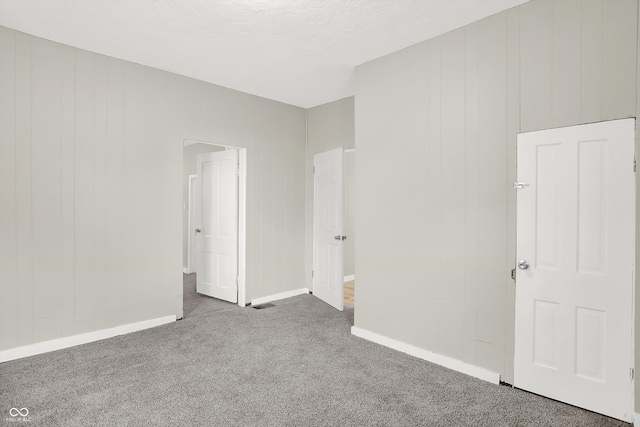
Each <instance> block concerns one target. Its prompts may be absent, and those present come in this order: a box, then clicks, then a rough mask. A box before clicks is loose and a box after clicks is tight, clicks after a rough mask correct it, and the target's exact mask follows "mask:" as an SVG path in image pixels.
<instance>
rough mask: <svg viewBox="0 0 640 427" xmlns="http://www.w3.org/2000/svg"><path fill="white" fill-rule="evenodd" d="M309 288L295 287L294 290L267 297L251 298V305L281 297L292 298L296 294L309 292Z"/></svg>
mask: <svg viewBox="0 0 640 427" xmlns="http://www.w3.org/2000/svg"><path fill="white" fill-rule="evenodd" d="M308 293H309V288H300V289H294V290H293V291H287V292H280V293H279V294H273V295H269V296H266V297H260V298H254V299H252V300H251V305H260V304H264V303H267V302H271V301H277V300H279V299H285V298H291V297H295V296H296V295H302V294H308Z"/></svg>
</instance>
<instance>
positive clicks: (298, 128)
mask: <svg viewBox="0 0 640 427" xmlns="http://www.w3.org/2000/svg"><path fill="white" fill-rule="evenodd" d="M185 138H187V139H195V140H203V141H208V142H214V143H220V144H228V145H235V146H239V147H246V148H247V149H248V184H247V186H248V189H247V191H248V196H247V198H248V201H247V214H248V219H247V220H248V224H247V239H248V250H247V266H248V271H247V297H248V298H249V299H251V298H256V297H261V296H267V295H271V294H275V293H279V292H284V291H287V290H292V289H298V288H301V287H303V286H304V280H305V279H304V250H305V179H306V177H305V152H306V147H305V141H306V125H305V110H304V109H301V108H297V107H292V106H288V105H285V104H281V103H277V102H274V101H269V100H266V99H262V98H258V97H255V96H250V95H247V94H243V93H240V92H236V91H232V90H228V89H225V88H222V87H218V86H215V85H211V84H206V83H203V82H200V81H196V80H193V79H189V78H185V77H181V76H177V75H174V74H170V73H167V72H163V71H159V70H155V69H152V68H148V67H143V66H140V65H136V64H133V63H129V62H125V61H121V60H117V59H113V58H108V57H105V56H101V55H97V54H93V53H90V52H87V51H83V50H79V49H74V48H71V47H67V46H63V45H60V44H57V43H53V42H49V41H46V40H43V39H40V38H37V37H32V36H29V35H26V34H23V33H19V32H16V31H13V30H10V29H7V28H2V27H0V350H3V349H8V348H13V347H17V346H21V345H27V344H31V343H35V342H40V341H44V340H48V339H53V338H59V337H64V336H69V335H74V334H79V333H83V332H89V331H95V330H99V329H103V328H108V327H113V326H117V325H121V324H126V323H131V322H135V321H141V320H145V319H151V318H156V317H160V316H165V315H173V314H175V315H176V316H178V317H181V316H182V266H181V265H182V223H181V222H182V150H183V139H185Z"/></svg>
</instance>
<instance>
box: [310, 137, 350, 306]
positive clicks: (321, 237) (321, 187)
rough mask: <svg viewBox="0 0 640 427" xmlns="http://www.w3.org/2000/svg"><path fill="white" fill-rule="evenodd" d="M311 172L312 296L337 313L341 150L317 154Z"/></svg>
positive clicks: (340, 276)
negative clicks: (312, 200)
mask: <svg viewBox="0 0 640 427" xmlns="http://www.w3.org/2000/svg"><path fill="white" fill-rule="evenodd" d="M314 170H315V172H314V181H313V182H314V186H313V189H314V193H313V194H314V215H313V221H314V228H313V242H314V244H313V270H314V277H313V293H314V295H316V296H317V297H318V298H320V299H321V300H323V301H325V302H326V303H328V304H330V305H332V306H333V307H335V308H337V309H338V310H343V308H344V296H343V292H344V275H343V263H344V243H343V242H344V240H343V239H342V235H343V205H342V204H343V197H342V196H343V194H342V192H343V150H342V148H338V149H335V150H331V151H327V152H325V153H321V154H316V155H315V156H314ZM336 237H338V238H337V239H336Z"/></svg>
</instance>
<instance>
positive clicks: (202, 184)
mask: <svg viewBox="0 0 640 427" xmlns="http://www.w3.org/2000/svg"><path fill="white" fill-rule="evenodd" d="M237 171H238V152H237V151H236V150H227V151H217V152H213V153H205V154H199V155H198V178H197V180H196V214H195V218H196V219H195V225H196V228H197V229H199V230H200V231H199V232H197V234H196V247H197V250H196V252H197V256H198V274H197V275H196V290H197V292H198V293H201V294H205V295H209V296H212V297H215V298H219V299H223V300H225V301H230V302H237V300H238V287H237V286H238V285H237V276H238V175H237Z"/></svg>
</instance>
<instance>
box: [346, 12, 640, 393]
mask: <svg viewBox="0 0 640 427" xmlns="http://www.w3.org/2000/svg"><path fill="white" fill-rule="evenodd" d="M637 23H638V2H637V1H636V0H616V1H603V0H584V1H580V0H577V1H571V0H554V1H549V0H532V1H530V2H528V3H525V4H523V5H522V6H519V7H516V8H513V9H510V10H508V11H505V12H502V13H500V14H497V15H494V16H491V17H489V18H486V19H484V20H482V21H479V22H476V23H473V24H470V25H468V26H466V27H464V28H461V29H458V30H456V31H453V32H450V33H448V34H445V35H443V36H441V37H437V38H434V39H432V40H429V41H427V42H423V43H420V44H418V45H415V46H413V47H410V48H408V49H405V50H402V51H399V52H396V53H393V54H391V55H388V56H385V57H382V58H380V59H377V60H374V61H372V62H369V63H367V64H364V65H361V66H359V67H357V69H356V97H355V99H356V106H355V111H356V149H357V153H358V157H357V172H356V191H357V194H358V198H357V205H356V206H357V210H356V229H357V233H358V246H357V247H356V265H357V269H358V287H357V292H356V311H355V325H356V326H358V327H360V328H363V329H366V330H370V331H373V332H376V333H379V334H382V335H384V336H387V337H390V338H393V339H396V340H399V341H402V342H406V343H409V344H412V345H415V346H417V347H419V348H423V349H427V350H431V351H434V352H436V353H440V354H444V355H447V356H450V357H453V358H456V359H459V360H462V361H465V362H468V363H470V364H473V365H477V366H481V367H483V368H487V369H489V370H491V371H493V372H497V373H500V374H502V376H503V379H504V380H505V381H507V382H511V381H512V380H513V348H514V307H515V285H514V282H513V281H512V280H511V278H510V270H511V269H512V268H514V267H515V241H516V240H515V219H516V217H515V191H514V190H513V188H512V184H513V182H514V181H515V176H516V175H515V172H516V161H515V144H516V135H517V133H519V132H524V131H531V130H537V129H545V128H551V127H560V126H568V125H575V124H580V123H587V122H594V121H601V120H610V119H619V118H626V117H635V116H636V112H637V108H636V101H637V98H636V94H637V85H636V82H637V77H636V62H637V58H638V54H637V49H638V39H637V37H638V36H637Z"/></svg>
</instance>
